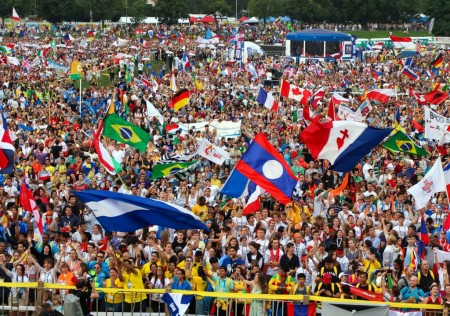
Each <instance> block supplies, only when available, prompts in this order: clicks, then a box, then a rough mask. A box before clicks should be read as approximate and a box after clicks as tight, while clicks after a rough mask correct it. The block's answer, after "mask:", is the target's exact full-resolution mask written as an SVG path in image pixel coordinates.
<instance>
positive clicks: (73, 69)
mask: <svg viewBox="0 0 450 316" xmlns="http://www.w3.org/2000/svg"><path fill="white" fill-rule="evenodd" d="M82 74H83V67H82V66H81V63H80V62H79V61H73V62H72V63H71V64H70V79H71V80H80V79H81V76H82Z"/></svg>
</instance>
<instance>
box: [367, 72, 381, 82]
mask: <svg viewBox="0 0 450 316" xmlns="http://www.w3.org/2000/svg"><path fill="white" fill-rule="evenodd" d="M370 73H371V74H372V76H373V77H374V78H375V80H377V81H378V79H380V77H381V76H382V75H383V73H382V72H381V71H376V70H372V71H371V72H370Z"/></svg>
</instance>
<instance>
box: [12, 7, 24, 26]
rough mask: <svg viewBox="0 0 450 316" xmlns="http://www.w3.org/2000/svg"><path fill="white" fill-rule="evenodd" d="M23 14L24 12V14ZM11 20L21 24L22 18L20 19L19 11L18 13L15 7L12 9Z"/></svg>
mask: <svg viewBox="0 0 450 316" xmlns="http://www.w3.org/2000/svg"><path fill="white" fill-rule="evenodd" d="M22 13H23V12H22ZM11 20H13V21H17V22H20V17H19V15H18V14H17V11H16V9H14V7H13V9H12V16H11Z"/></svg>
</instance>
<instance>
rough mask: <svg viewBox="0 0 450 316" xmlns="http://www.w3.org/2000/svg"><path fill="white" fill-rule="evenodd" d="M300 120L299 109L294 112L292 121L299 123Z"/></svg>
mask: <svg viewBox="0 0 450 316" xmlns="http://www.w3.org/2000/svg"><path fill="white" fill-rule="evenodd" d="M297 121H298V110H294V113H292V122H294V123H297Z"/></svg>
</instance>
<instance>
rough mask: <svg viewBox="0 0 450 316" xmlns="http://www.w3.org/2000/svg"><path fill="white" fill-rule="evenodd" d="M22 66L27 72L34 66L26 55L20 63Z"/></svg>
mask: <svg viewBox="0 0 450 316" xmlns="http://www.w3.org/2000/svg"><path fill="white" fill-rule="evenodd" d="M20 68H22V69H23V70H25V72H30V71H31V69H32V68H33V66H32V65H31V63H30V60H29V59H28V58H26V57H23V58H22V63H21V64H20Z"/></svg>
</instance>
